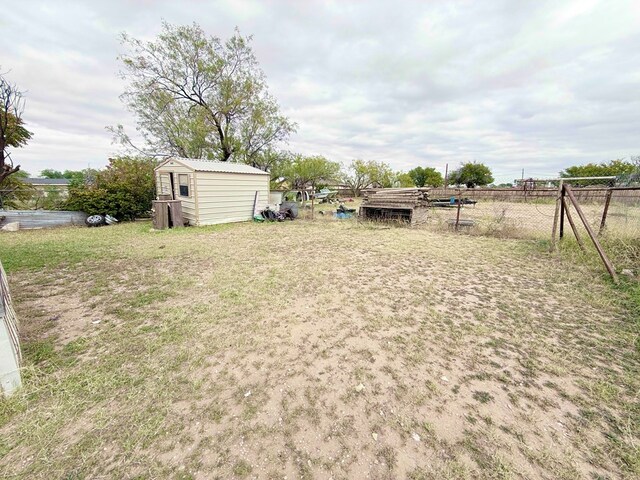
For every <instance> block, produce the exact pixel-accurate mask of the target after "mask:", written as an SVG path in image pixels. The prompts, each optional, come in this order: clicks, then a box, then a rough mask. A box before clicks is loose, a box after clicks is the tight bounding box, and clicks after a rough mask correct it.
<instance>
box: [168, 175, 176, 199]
mask: <svg viewBox="0 0 640 480" xmlns="http://www.w3.org/2000/svg"><path fill="white" fill-rule="evenodd" d="M169 182H170V183H171V199H172V200H175V199H176V181H175V179H174V178H173V172H169Z"/></svg>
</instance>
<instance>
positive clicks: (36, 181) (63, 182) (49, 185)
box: [24, 178, 71, 197]
mask: <svg viewBox="0 0 640 480" xmlns="http://www.w3.org/2000/svg"><path fill="white" fill-rule="evenodd" d="M24 182H25V183H29V184H31V185H32V186H33V187H34V188H35V189H36V190H38V191H39V192H42V194H43V196H45V197H46V196H47V195H49V194H50V193H54V192H55V193H59V194H60V195H62V196H67V195H68V194H69V183H70V182H71V180H69V179H68V178H25V179H24Z"/></svg>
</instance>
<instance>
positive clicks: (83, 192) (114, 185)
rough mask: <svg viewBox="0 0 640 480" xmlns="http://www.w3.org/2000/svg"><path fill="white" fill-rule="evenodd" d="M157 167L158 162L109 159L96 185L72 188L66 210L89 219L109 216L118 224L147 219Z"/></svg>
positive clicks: (122, 158)
mask: <svg viewBox="0 0 640 480" xmlns="http://www.w3.org/2000/svg"><path fill="white" fill-rule="evenodd" d="M155 166H156V162H155V161H154V160H151V159H147V158H130V157H119V158H114V159H110V160H109V166H108V167H107V168H106V169H105V170H102V171H100V172H98V173H97V174H96V177H95V182H94V183H93V184H87V183H85V184H79V185H73V186H72V187H71V188H70V190H69V199H68V200H67V202H66V204H65V208H66V209H68V210H80V211H83V212H85V213H87V214H88V215H96V214H98V215H105V214H107V215H111V216H114V217H116V218H117V219H118V220H133V219H134V218H137V217H144V216H148V215H149V211H150V210H151V201H152V200H153V199H154V197H155V183H154V171H153V169H154V168H155Z"/></svg>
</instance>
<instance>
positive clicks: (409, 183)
mask: <svg viewBox="0 0 640 480" xmlns="http://www.w3.org/2000/svg"><path fill="white" fill-rule="evenodd" d="M394 186H396V187H400V188H408V187H415V186H416V184H415V182H414V181H413V178H412V177H411V175H409V174H408V173H407V172H398V173H396V181H395V185H394Z"/></svg>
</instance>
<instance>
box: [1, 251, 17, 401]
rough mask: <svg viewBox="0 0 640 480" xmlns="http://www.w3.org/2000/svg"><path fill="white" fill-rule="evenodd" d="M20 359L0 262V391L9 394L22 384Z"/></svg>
mask: <svg viewBox="0 0 640 480" xmlns="http://www.w3.org/2000/svg"><path fill="white" fill-rule="evenodd" d="M21 360H22V354H21V352H20V340H19V338H18V319H17V317H16V313H15V312H14V310H13V306H12V305H11V295H10V294H9V284H8V282H7V275H6V273H5V271H4V268H3V266H2V262H0V393H4V394H5V395H9V394H11V393H12V392H13V391H14V390H15V389H16V388H18V387H19V386H20V385H21V384H22V380H21V378H20V361H21Z"/></svg>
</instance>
